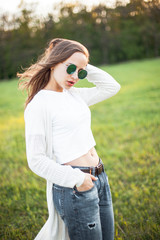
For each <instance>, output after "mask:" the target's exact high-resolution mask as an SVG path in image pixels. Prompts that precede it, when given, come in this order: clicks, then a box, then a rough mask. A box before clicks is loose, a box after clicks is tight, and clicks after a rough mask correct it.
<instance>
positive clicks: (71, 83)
mask: <svg viewBox="0 0 160 240" xmlns="http://www.w3.org/2000/svg"><path fill="white" fill-rule="evenodd" d="M67 83H68V85H69V86H73V85H74V84H75V82H73V81H67Z"/></svg>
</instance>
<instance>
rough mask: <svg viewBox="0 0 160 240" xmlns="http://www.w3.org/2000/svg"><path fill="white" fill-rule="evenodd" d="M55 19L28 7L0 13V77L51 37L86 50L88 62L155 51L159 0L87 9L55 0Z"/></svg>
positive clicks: (159, 50) (25, 62)
mask: <svg viewBox="0 0 160 240" xmlns="http://www.w3.org/2000/svg"><path fill="white" fill-rule="evenodd" d="M57 8H59V14H58V18H57V16H55V14H54V13H53V14H51V13H49V14H48V16H47V17H46V18H45V19H38V18H37V17H36V16H35V14H34V10H33V9H30V10H28V9H26V8H25V7H23V8H22V9H21V14H20V16H17V17H16V16H15V15H13V16H12V19H9V16H8V15H7V14H3V15H1V16H0V79H11V78H13V77H15V76H16V73H17V71H20V70H21V66H22V67H28V66H29V65H30V64H31V63H34V62H35V61H36V59H37V57H38V56H39V55H40V54H42V53H43V51H44V48H45V47H46V46H47V45H46V43H48V42H49V41H50V40H51V39H52V38H56V37H63V38H68V39H74V40H77V41H79V42H81V43H82V44H84V45H85V46H86V47H87V48H88V49H89V51H90V61H91V63H92V64H97V65H98V64H111V63H116V62H121V61H126V60H130V59H141V58H150V57H158V56H159V55H160V0H152V1H151V0H149V1H145V0H131V1H130V3H128V4H127V5H125V6H124V5H123V4H122V3H121V2H120V1H118V2H117V3H116V6H115V8H108V7H107V6H106V5H99V6H96V7H93V8H92V9H91V10H90V11H89V10H88V9H87V8H86V6H84V5H81V4H78V5H76V4H65V3H63V2H61V4H59V5H58V6H57Z"/></svg>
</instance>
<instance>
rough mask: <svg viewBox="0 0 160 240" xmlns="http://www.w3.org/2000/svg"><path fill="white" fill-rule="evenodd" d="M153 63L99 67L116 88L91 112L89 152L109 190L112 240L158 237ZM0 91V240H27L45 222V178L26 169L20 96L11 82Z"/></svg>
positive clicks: (159, 92) (159, 98)
mask: <svg viewBox="0 0 160 240" xmlns="http://www.w3.org/2000/svg"><path fill="white" fill-rule="evenodd" d="M159 66H160V60H159V59H153V60H143V61H132V62H127V63H121V64H117V65H112V66H102V68H103V69H104V70H106V71H107V72H109V73H110V74H111V75H113V77H114V78H115V79H116V80H117V81H118V82H119V83H120V84H121V90H120V92H119V93H118V94H117V95H116V96H114V97H112V98H110V99H108V100H105V101H103V102H101V103H98V104H96V105H94V106H92V107H91V111H92V131H93V134H94V137H95V140H96V143H97V145H96V150H97V152H98V155H99V156H100V157H101V158H102V160H103V162H104V164H105V170H106V173H107V174H108V177H109V182H110V186H111V190H112V198H113V206H114V214H115V239H116V240H123V239H124V240H152V239H155V240H158V239H160V208H159V206H160V198H159V196H160V191H159V189H160V181H159V176H160V167H159V159H160V151H159V150H160V144H159V143H160V137H159V135H160V134H159V132H160V79H159V78H160V77H159V76H160V68H159ZM77 86H92V84H90V83H88V82H87V81H85V80H84V81H80V82H79V83H78V84H77ZM0 89H1V96H0V142H1V144H0V161H1V163H0V164H1V166H0V173H1V175H0V181H1V188H0V196H1V200H0V201H1V202H0V216H1V218H0V227H1V229H0V239H3V240H8V239H16V240H17V239H27V240H30V239H34V237H35V236H36V234H37V233H38V231H39V230H40V229H41V227H42V225H43V224H44V223H45V221H46V219H47V217H48V213H47V203H46V193H45V187H46V181H45V180H44V179H42V178H40V177H38V176H37V175H35V174H34V173H33V172H31V171H30V169H29V168H28V165H27V160H26V154H25V141H24V119H23V105H24V99H25V95H23V94H22V93H21V92H19V91H18V90H17V80H13V81H10V82H7V81H4V82H1V83H0Z"/></svg>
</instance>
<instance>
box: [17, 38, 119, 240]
mask: <svg viewBox="0 0 160 240" xmlns="http://www.w3.org/2000/svg"><path fill="white" fill-rule="evenodd" d="M88 62H89V53H88V50H87V49H86V48H85V47H84V46H83V45H82V44H80V43H79V42H76V41H73V40H67V39H59V38H58V39H53V40H52V41H51V42H50V44H49V47H48V48H47V49H46V51H45V53H44V55H43V56H42V57H41V59H40V60H39V61H38V62H37V63H36V64H34V65H32V66H31V67H30V68H29V69H28V70H26V71H25V72H24V73H23V74H19V76H20V80H22V79H24V81H23V82H22V83H23V84H22V85H21V86H22V88H25V89H26V90H27V91H28V98H27V100H26V108H25V112H24V118H25V138H26V154H27V160H28V165H29V167H30V169H31V170H32V171H33V172H34V173H36V174H37V175H39V176H40V177H42V178H45V179H46V180H47V205H48V211H49V218H48V220H47V222H46V223H45V225H44V226H43V228H42V229H41V231H40V232H39V234H38V235H37V237H36V238H35V239H36V240H66V239H70V240H90V239H92V240H102V239H103V240H113V239H114V216H113V207H112V198H111V193H110V187H109V182H108V177H107V175H106V173H105V172H104V165H103V162H102V160H101V159H100V158H99V156H98V154H97V152H96V150H95V147H94V146H95V145H96V143H95V140H94V137H93V135H92V131H91V112H90V109H89V106H91V105H93V104H96V103H98V102H100V101H103V100H105V99H107V98H110V97H112V96H113V95H115V94H116V93H117V92H118V91H119V89H120V85H119V83H117V82H116V81H115V80H114V79H113V78H112V77H111V76H110V75H109V74H108V73H106V72H105V71H102V70H101V69H99V68H97V67H94V66H92V65H90V64H88ZM84 78H87V80H88V81H89V82H92V83H93V84H94V85H95V87H92V88H76V87H74V84H75V83H77V82H78V81H81V79H84ZM26 79H27V80H26Z"/></svg>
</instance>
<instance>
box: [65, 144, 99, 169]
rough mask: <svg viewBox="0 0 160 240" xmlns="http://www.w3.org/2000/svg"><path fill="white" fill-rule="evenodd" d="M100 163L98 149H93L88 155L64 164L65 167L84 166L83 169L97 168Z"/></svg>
mask: <svg viewBox="0 0 160 240" xmlns="http://www.w3.org/2000/svg"><path fill="white" fill-rule="evenodd" d="M98 163H99V157H98V154H97V152H96V149H95V148H94V147H92V148H91V149H90V150H89V151H88V153H86V154H84V155H82V156H81V157H79V158H76V159H74V160H72V161H70V162H67V163H64V164H65V165H72V166H81V167H82V166H83V167H92V166H93V167H96V166H97V165H98Z"/></svg>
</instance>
